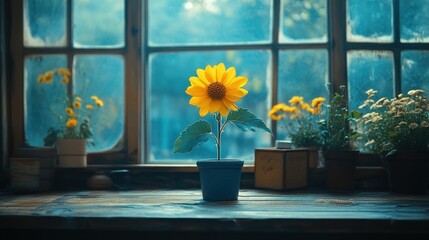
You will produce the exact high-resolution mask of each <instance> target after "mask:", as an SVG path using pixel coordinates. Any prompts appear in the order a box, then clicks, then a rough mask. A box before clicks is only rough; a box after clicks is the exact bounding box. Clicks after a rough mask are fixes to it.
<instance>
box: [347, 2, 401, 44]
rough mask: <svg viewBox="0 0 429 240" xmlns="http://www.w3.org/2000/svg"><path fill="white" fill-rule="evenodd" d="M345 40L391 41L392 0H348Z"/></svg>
mask: <svg viewBox="0 0 429 240" xmlns="http://www.w3.org/2000/svg"><path fill="white" fill-rule="evenodd" d="M347 40H348V41H350V42H393V5H392V0H376V1H374V0H348V1H347Z"/></svg>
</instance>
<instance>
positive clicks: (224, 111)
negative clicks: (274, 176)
mask: <svg viewBox="0 0 429 240" xmlns="http://www.w3.org/2000/svg"><path fill="white" fill-rule="evenodd" d="M219 113H220V115H222V116H226V115H228V107H227V106H225V104H223V103H221V104H220V106H219Z"/></svg>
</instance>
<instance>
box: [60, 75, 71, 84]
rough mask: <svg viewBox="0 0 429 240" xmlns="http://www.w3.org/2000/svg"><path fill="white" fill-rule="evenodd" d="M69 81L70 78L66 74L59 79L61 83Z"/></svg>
mask: <svg viewBox="0 0 429 240" xmlns="http://www.w3.org/2000/svg"><path fill="white" fill-rule="evenodd" d="M69 82H70V78H69V77H67V76H64V77H63V79H61V83H62V84H69Z"/></svg>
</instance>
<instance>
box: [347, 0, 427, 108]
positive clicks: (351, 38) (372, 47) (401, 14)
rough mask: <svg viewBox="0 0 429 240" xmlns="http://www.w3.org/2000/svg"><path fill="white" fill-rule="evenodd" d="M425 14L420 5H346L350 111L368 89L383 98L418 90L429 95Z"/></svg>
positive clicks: (418, 0)
mask: <svg viewBox="0 0 429 240" xmlns="http://www.w3.org/2000/svg"><path fill="white" fill-rule="evenodd" d="M428 10H429V2H428V1H424V0H411V1H408V0H399V1H394V0H380V1H371V0H364V1H362V0H348V1H347V7H346V11H347V12H346V14H347V43H346V49H347V77H348V85H349V99H350V100H349V107H350V108H354V109H356V108H357V107H358V106H359V105H360V104H361V103H362V102H363V99H365V98H366V95H365V91H366V90H368V89H369V88H373V89H375V90H377V91H378V94H379V95H380V96H387V97H393V96H394V95H396V94H398V93H400V92H404V93H406V92H408V91H409V90H411V89H417V88H418V89H423V90H425V91H426V92H429V78H428V77H429V75H428V71H427V68H428V66H429V62H428V61H427V60H428V57H429V55H428V54H429V52H428V51H427V49H428V43H429V33H428V32H427V30H428V28H429V25H428V24H427V23H428V20H429V19H428V16H427V15H426V14H425V13H426V12H427V11H428Z"/></svg>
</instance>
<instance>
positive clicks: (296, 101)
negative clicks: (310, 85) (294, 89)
mask: <svg viewBox="0 0 429 240" xmlns="http://www.w3.org/2000/svg"><path fill="white" fill-rule="evenodd" d="M303 102H304V98H303V97H301V96H293V97H292V98H291V99H290V100H289V103H290V104H291V105H300V104H303Z"/></svg>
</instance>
